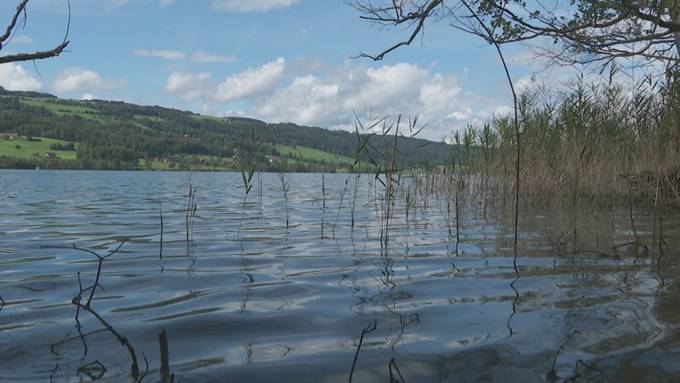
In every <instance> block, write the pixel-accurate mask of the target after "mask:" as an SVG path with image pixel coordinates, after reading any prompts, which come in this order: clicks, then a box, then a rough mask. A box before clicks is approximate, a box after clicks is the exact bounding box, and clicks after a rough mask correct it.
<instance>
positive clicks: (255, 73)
mask: <svg viewBox="0 0 680 383" xmlns="http://www.w3.org/2000/svg"><path fill="white" fill-rule="evenodd" d="M285 70H286V60H284V59H283V57H279V58H277V59H276V60H274V61H272V62H268V63H266V64H264V65H262V66H261V67H259V68H249V69H246V70H244V71H243V72H241V73H238V74H235V75H232V76H229V77H228V78H227V79H226V80H224V81H223V82H222V83H221V84H220V85H219V86H218V88H217V93H216V95H215V97H216V98H217V99H218V100H220V101H232V100H238V99H242V98H246V97H250V96H255V95H258V94H261V93H264V92H267V91H269V90H272V89H273V88H274V87H275V86H276V85H277V84H278V83H279V81H281V79H282V77H283V74H284V72H285Z"/></svg>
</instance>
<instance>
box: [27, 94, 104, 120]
mask: <svg viewBox="0 0 680 383" xmlns="http://www.w3.org/2000/svg"><path fill="white" fill-rule="evenodd" d="M21 103H22V104H25V105H27V106H31V107H42V108H45V109H47V110H48V111H49V112H52V113H54V114H56V115H58V116H80V117H82V118H89V119H91V120H102V116H101V115H99V114H98V113H99V112H98V111H96V110H94V109H91V108H87V107H84V106H77V105H67V104H63V103H60V102H59V101H58V100H53V99H50V98H28V97H22V98H21Z"/></svg>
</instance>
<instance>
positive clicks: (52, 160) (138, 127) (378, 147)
mask: <svg viewBox="0 0 680 383" xmlns="http://www.w3.org/2000/svg"><path fill="white" fill-rule="evenodd" d="M9 133H16V135H17V137H15V139H19V140H23V141H22V142H23V144H22V143H21V142H17V143H13V142H4V143H3V144H2V145H0V167H4V168H33V167H36V166H40V167H44V168H75V169H143V168H146V169H183V170H230V169H231V170H233V169H237V168H238V166H239V165H238V162H239V161H238V160H239V158H243V157H245V155H244V153H248V155H249V158H252V159H253V160H254V161H256V162H257V163H258V166H259V168H260V169H263V170H286V171H348V170H350V168H351V167H352V165H353V164H354V162H355V159H357V146H358V143H359V142H360V139H359V137H357V135H356V134H354V133H351V132H346V131H335V130H328V129H323V128H318V127H309V126H300V125H296V124H293V123H273V124H272V123H266V122H263V121H259V120H256V119H251V118H241V117H224V118H218V117H211V116H204V115H200V114H196V113H192V112H186V111H180V110H176V109H170V108H164V107H160V106H142V105H135V104H130V103H125V102H118V101H102V100H89V101H77V100H65V99H59V98H57V97H55V96H53V95H50V94H46V93H36V92H12V91H7V90H5V89H3V88H1V87H0V141H2V140H3V135H5V136H6V135H7V134H9ZM362 137H363V138H367V139H368V140H369V142H370V145H369V146H368V147H369V149H368V151H367V152H365V153H362V156H361V158H360V162H359V163H358V165H356V166H355V167H354V170H370V169H371V167H372V166H374V164H376V163H380V162H381V161H382V160H383V159H384V157H385V153H388V149H389V148H390V147H391V145H392V143H393V140H394V138H393V137H385V136H381V135H367V136H366V135H364V136H362ZM4 140H5V141H10V140H8V139H7V137H5V138H4ZM37 142H43V145H37V144H36V143H37ZM29 143H31V144H32V145H29ZM17 145H18V146H20V147H21V149H16V148H15V147H16V146H17ZM49 148H51V149H52V150H51V151H50V152H48V151H47V149H49ZM398 148H399V152H398V156H399V163H400V164H402V165H403V166H407V167H432V166H437V165H441V164H444V163H446V162H447V161H448V160H449V158H450V156H451V154H452V150H453V147H452V146H450V145H447V144H444V143H437V142H432V141H427V140H423V139H417V138H405V137H399V138H398ZM64 149H65V150H64ZM69 151H70V153H69ZM372 164H373V165H372Z"/></svg>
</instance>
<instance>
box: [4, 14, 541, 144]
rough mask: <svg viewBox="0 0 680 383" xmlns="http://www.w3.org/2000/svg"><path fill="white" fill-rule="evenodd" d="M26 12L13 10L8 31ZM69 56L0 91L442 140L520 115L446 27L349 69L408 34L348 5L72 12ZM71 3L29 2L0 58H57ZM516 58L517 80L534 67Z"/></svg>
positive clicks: (517, 54) (464, 40)
mask: <svg viewBox="0 0 680 383" xmlns="http://www.w3.org/2000/svg"><path fill="white" fill-rule="evenodd" d="M16 4H17V1H10V0H7V1H2V2H1V4H0V15H2V18H3V19H9V17H10V15H11V14H12V11H13V9H14V7H15V6H16ZM71 7H72V26H71V33H70V36H69V39H70V41H71V44H70V46H69V52H67V53H64V54H63V55H62V56H60V57H57V58H54V59H50V60H46V61H41V62H37V69H38V70H37V71H36V69H35V68H34V66H33V65H32V64H31V63H23V64H5V65H1V66H0V85H2V86H4V87H6V88H9V89H15V90H18V89H22V90H41V91H46V92H50V93H53V94H56V95H58V96H60V97H66V98H73V99H81V98H101V99H113V100H124V101H129V102H134V103H140V104H146V105H163V106H168V107H175V108H179V109H184V110H192V111H195V112H199V113H205V114H211V115H218V116H223V115H244V116H249V117H255V118H260V119H263V120H266V121H270V122H284V121H290V122H295V123H299V124H305V125H314V126H322V127H327V128H332V129H342V128H349V127H350V126H351V123H352V119H353V113H354V112H355V111H356V112H357V113H358V114H359V115H361V116H366V115H368V114H369V113H372V114H374V115H391V116H394V115H396V114H397V113H403V114H406V115H416V114H417V115H419V116H420V118H421V121H424V122H427V123H428V127H427V128H426V129H425V130H424V131H423V135H424V136H425V137H426V138H430V139H435V140H439V139H442V138H443V137H444V136H446V135H448V134H450V133H451V131H452V130H455V129H460V128H462V127H464V126H465V125H466V124H468V123H470V122H480V121H483V120H484V119H487V118H489V117H490V116H491V115H492V114H493V113H499V112H503V111H507V109H508V105H510V104H511V100H510V93H509V91H508V88H507V85H506V82H505V78H504V75H503V72H502V68H501V67H500V64H499V62H498V58H497V56H496V53H495V51H494V50H493V49H492V48H491V47H489V46H487V45H485V44H484V43H483V42H482V41H480V40H479V39H478V38H475V37H472V36H468V35H465V34H464V33H462V32H459V31H456V30H454V29H453V28H451V27H450V26H448V25H446V23H443V22H440V23H431V24H429V25H427V27H426V30H425V34H424V36H423V37H422V38H421V39H420V40H419V41H418V42H417V43H416V44H414V45H413V46H411V47H406V48H402V49H400V50H398V51H396V52H394V53H392V54H391V55H389V56H387V57H386V59H385V60H384V61H381V62H377V63H376V62H372V61H370V60H367V59H352V58H351V57H352V56H355V55H357V54H358V53H360V52H368V53H375V52H378V51H379V50H380V49H382V48H385V47H388V46H390V45H391V44H393V43H394V42H396V41H398V40H399V39H401V38H404V37H405V36H407V34H408V31H407V30H405V29H386V28H384V27H378V26H375V25H371V24H370V23H367V22H364V21H362V20H360V19H359V18H358V16H359V15H358V13H357V11H356V10H354V9H352V8H351V7H349V6H348V5H346V4H345V2H343V1H342V0H72V4H71ZM65 23H66V0H31V1H30V2H29V8H28V23H27V25H26V27H25V28H24V29H22V30H20V31H19V32H18V33H17V34H16V35H15V37H14V40H13V41H12V43H11V44H9V45H7V46H6V47H3V52H4V53H7V52H25V51H32V50H36V49H44V48H50V47H51V46H54V45H56V44H57V43H58V42H59V41H60V39H61V38H62V36H63V31H64V28H65ZM528 52H529V50H528V48H527V47H523V46H516V47H510V48H508V50H507V53H508V55H509V56H510V58H511V62H512V63H513V64H512V71H513V75H514V76H515V78H516V79H518V80H520V81H526V79H527V78H529V77H530V76H531V74H532V70H536V69H537V68H535V67H533V66H532V65H530V64H527V62H526V60H523V59H522V58H523V57H526V56H527V53H528Z"/></svg>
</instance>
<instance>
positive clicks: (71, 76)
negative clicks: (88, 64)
mask: <svg viewBox="0 0 680 383" xmlns="http://www.w3.org/2000/svg"><path fill="white" fill-rule="evenodd" d="M122 85H123V81H121V80H112V79H104V78H102V77H101V76H100V75H99V73H97V72H95V71H93V70H90V69H86V68H69V69H66V70H65V71H63V72H61V73H60V74H59V75H58V76H57V78H56V80H54V83H53V84H52V88H53V89H54V90H55V91H57V92H79V91H82V92H92V91H97V90H111V89H116V88H119V87H121V86H122Z"/></svg>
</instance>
